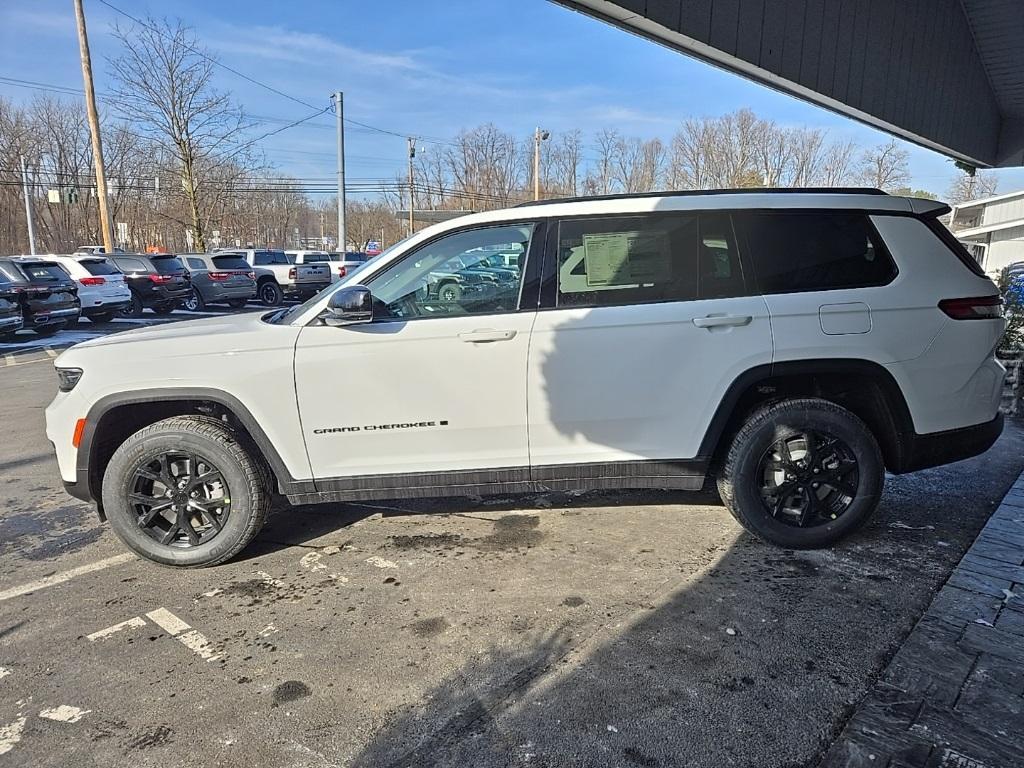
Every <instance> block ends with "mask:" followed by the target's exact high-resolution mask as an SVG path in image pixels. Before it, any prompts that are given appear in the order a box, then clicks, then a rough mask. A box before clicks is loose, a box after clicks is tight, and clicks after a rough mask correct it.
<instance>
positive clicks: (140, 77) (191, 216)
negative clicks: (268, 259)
mask: <svg viewBox="0 0 1024 768" xmlns="http://www.w3.org/2000/svg"><path fill="white" fill-rule="evenodd" d="M114 36H115V37H116V38H117V39H118V40H119V41H120V43H121V45H122V47H123V52H122V53H121V54H120V55H119V56H117V57H115V58H112V59H110V60H109V64H110V71H111V75H112V78H113V82H114V95H115V98H116V99H117V100H118V103H119V107H120V109H121V111H122V112H123V113H124V114H125V115H126V117H127V118H128V119H129V120H131V121H132V123H133V124H134V125H135V126H136V128H137V129H138V130H139V131H140V132H142V133H143V134H144V135H146V136H148V137H149V138H151V139H152V140H153V141H155V142H157V143H158V144H159V145H160V146H161V147H162V148H163V149H164V150H165V151H166V152H167V153H168V154H169V155H170V156H171V157H172V158H173V159H174V161H175V162H176V164H177V166H178V170H179V171H180V176H181V180H180V185H181V188H182V190H183V192H184V196H185V201H186V203H187V209H188V210H187V213H188V225H189V227H190V229H191V232H192V236H193V238H194V245H193V247H194V248H196V249H198V250H205V249H206V232H205V230H206V223H207V217H208V215H209V214H208V211H206V210H205V205H206V203H207V199H206V198H207V197H208V195H207V194H206V193H207V192H208V191H210V190H208V189H207V188H206V185H207V182H208V179H209V173H210V171H212V170H213V169H214V168H216V167H217V166H218V165H219V161H220V159H222V158H224V157H228V156H229V155H230V152H229V150H232V149H235V148H236V147H235V146H234V145H235V143H236V140H237V139H238V138H239V137H240V135H241V133H242V131H243V130H244V129H245V128H246V122H245V118H244V115H243V113H242V110H241V108H240V107H238V106H236V105H235V104H234V103H232V101H231V99H230V98H229V97H228V96H227V95H225V94H224V93H221V92H220V91H217V90H216V89H215V88H214V87H213V69H214V63H213V59H212V57H211V56H210V54H209V53H208V52H206V51H205V50H202V49H201V48H200V47H199V45H198V42H197V40H196V37H195V35H194V34H193V32H192V30H191V29H190V28H189V27H186V26H185V25H184V24H183V23H182V22H181V21H176V22H173V23H172V22H170V21H167V20H158V19H154V18H151V17H150V18H147V19H146V20H145V21H143V23H141V24H133V25H132V26H130V27H128V28H121V27H115V30H114ZM204 174H206V175H204Z"/></svg>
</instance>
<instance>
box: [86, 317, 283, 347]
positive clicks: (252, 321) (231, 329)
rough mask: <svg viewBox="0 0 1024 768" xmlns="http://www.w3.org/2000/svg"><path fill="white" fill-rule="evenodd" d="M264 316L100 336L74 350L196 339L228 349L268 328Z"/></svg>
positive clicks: (176, 325) (227, 318) (221, 318)
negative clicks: (241, 338) (243, 336)
mask: <svg viewBox="0 0 1024 768" xmlns="http://www.w3.org/2000/svg"><path fill="white" fill-rule="evenodd" d="M263 314H265V313H261V312H249V313H245V314H242V315H225V316H224V317H211V318H207V319H203V320H185V321H183V322H172V323H164V324H161V325H154V326H149V327H147V328H135V329H133V330H131V331H121V332H120V333H112V334H110V335H109V336H101V337H100V338H97V339H90V340H89V341H83V342H82V343H81V344H76V345H75V349H86V348H90V347H106V346H111V345H115V344H134V343H137V342H143V341H145V342H149V341H176V340H188V339H193V338H194V337H197V336H200V337H202V338H203V342H204V346H205V345H206V344H207V343H209V342H210V341H215V340H217V339H223V340H224V341H225V342H226V343H225V344H220V343H218V344H217V345H216V346H218V347H220V348H221V349H225V348H227V347H229V346H230V344H231V339H232V338H233V337H235V336H236V335H237V334H239V333H251V332H252V331H253V330H254V328H255V327H264V326H266V323H264V322H263V321H262V320H260V317H261V316H262V315H263Z"/></svg>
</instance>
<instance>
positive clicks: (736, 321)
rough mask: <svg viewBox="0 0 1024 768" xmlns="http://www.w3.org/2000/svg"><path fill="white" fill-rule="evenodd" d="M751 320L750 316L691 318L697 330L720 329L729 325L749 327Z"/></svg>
mask: <svg viewBox="0 0 1024 768" xmlns="http://www.w3.org/2000/svg"><path fill="white" fill-rule="evenodd" d="M753 319H754V318H752V317H751V316H750V315H708V316H707V317H695V318H693V324H694V325H696V326H697V327H698V328H721V327H723V326H730V325H733V326H739V325H750V321H751V320H753Z"/></svg>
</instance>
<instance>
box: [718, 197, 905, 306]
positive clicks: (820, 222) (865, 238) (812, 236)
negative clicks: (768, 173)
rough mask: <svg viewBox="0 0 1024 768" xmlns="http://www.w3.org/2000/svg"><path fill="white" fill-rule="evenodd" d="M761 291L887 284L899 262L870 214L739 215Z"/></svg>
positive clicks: (836, 212) (827, 289) (790, 290)
mask: <svg viewBox="0 0 1024 768" xmlns="http://www.w3.org/2000/svg"><path fill="white" fill-rule="evenodd" d="M736 219H737V222H738V223H739V226H740V228H741V229H742V231H743V233H744V235H745V238H746V245H747V252H748V253H749V255H750V261H751V262H752V263H753V266H754V272H755V275H756V276H757V282H758V287H759V290H760V291H761V293H802V292H807V291H830V290H839V289H843V288H866V287H870V286H879V285H886V284H888V283H890V282H892V280H893V278H895V277H896V272H897V270H896V264H895V262H894V261H893V259H892V256H890V255H889V252H888V250H886V248H885V245H884V244H883V242H882V239H881V237H879V236H878V233H877V232H875V228H874V226H873V225H872V224H871V221H870V220H869V218H868V216H867V214H865V213H861V212H856V211H793V212H790V211H775V212H763V213H762V212H753V213H744V212H740V213H738V214H736Z"/></svg>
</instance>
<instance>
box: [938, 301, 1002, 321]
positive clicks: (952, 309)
mask: <svg viewBox="0 0 1024 768" xmlns="http://www.w3.org/2000/svg"><path fill="white" fill-rule="evenodd" d="M939 309H941V310H942V311H943V312H945V313H946V314H947V315H949V316H950V317H952V318H953V319H954V320H993V319H995V318H999V317H1002V316H1003V300H1002V298H1001V297H999V296H974V297H972V298H967V299H943V300H942V301H940V302H939Z"/></svg>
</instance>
